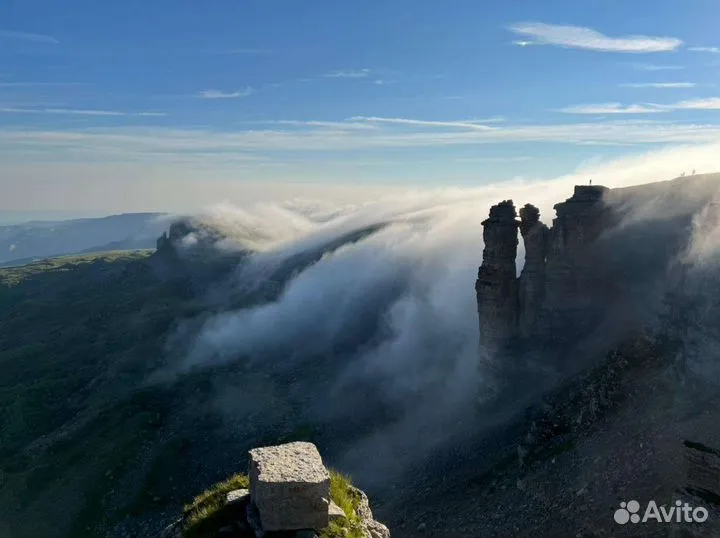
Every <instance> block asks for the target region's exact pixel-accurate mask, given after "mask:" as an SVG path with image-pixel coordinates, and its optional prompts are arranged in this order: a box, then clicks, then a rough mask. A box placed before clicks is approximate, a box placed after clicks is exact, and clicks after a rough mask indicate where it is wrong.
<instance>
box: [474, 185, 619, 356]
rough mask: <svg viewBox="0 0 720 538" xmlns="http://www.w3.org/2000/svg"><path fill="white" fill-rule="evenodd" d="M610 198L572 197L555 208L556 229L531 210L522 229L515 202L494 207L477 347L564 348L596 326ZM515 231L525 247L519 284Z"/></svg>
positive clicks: (584, 192)
mask: <svg viewBox="0 0 720 538" xmlns="http://www.w3.org/2000/svg"><path fill="white" fill-rule="evenodd" d="M608 191H609V189H607V188H606V187H601V186H576V187H575V192H574V194H573V196H572V197H571V198H569V199H567V200H566V201H565V202H562V203H559V204H556V205H555V211H556V212H557V217H556V218H555V219H554V220H553V227H552V229H548V227H547V226H546V225H545V224H543V223H542V222H540V211H539V210H538V208H536V207H535V206H533V205H531V204H527V205H525V206H524V207H523V208H522V209H521V210H520V221H519V222H518V220H517V219H516V216H517V215H516V212H515V206H514V205H513V202H512V201H511V200H505V201H504V202H501V203H500V204H498V205H496V206H493V207H492V208H490V217H489V218H488V219H487V220H485V221H484V222H483V227H484V230H483V238H484V240H485V250H484V251H483V262H482V265H481V266H480V270H479V271H478V279H477V282H476V285H475V289H476V292H477V301H478V313H479V317H480V343H481V346H482V348H483V350H484V351H485V352H486V353H487V352H490V353H493V352H496V351H498V350H500V349H501V348H502V347H503V346H504V345H505V344H506V343H508V342H509V341H511V340H512V339H514V338H515V337H521V338H528V337H534V336H541V337H544V338H546V339H549V340H558V341H562V340H563V339H564V338H565V337H566V336H568V335H573V334H575V333H576V332H577V331H584V330H587V328H588V327H589V326H591V325H592V323H593V322H594V320H595V319H596V316H595V313H596V310H597V303H598V301H597V300H596V299H597V296H598V294H601V293H602V290H603V286H602V285H597V284H598V283H600V282H601V280H602V278H603V277H602V275H601V274H600V273H601V270H600V269H597V267H599V266H598V264H597V263H596V262H597V257H598V251H597V249H595V248H594V247H595V244H596V241H597V239H598V238H599V237H600V236H601V234H602V232H603V230H604V229H605V228H606V226H607V225H608V209H607V206H606V205H605V204H604V203H603V199H604V196H605V194H606V193H607V192H608ZM518 228H519V229H520V233H521V234H522V237H523V241H524V244H525V266H524V268H523V271H522V275H521V276H520V278H517V275H516V265H515V258H516V257H517V245H518ZM593 291H595V292H593Z"/></svg>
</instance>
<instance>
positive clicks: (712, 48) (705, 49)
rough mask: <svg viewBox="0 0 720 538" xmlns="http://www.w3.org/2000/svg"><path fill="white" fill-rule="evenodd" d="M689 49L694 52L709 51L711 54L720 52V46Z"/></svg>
mask: <svg viewBox="0 0 720 538" xmlns="http://www.w3.org/2000/svg"><path fill="white" fill-rule="evenodd" d="M688 50H690V51H693V52H709V53H711V54H720V47H690V48H688Z"/></svg>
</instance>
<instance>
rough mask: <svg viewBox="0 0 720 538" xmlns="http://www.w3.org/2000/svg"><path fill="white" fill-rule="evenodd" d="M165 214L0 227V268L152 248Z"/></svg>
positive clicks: (166, 224) (164, 222)
mask: <svg viewBox="0 0 720 538" xmlns="http://www.w3.org/2000/svg"><path fill="white" fill-rule="evenodd" d="M165 217H167V214H164V213H123V214H119V215H110V216H107V217H100V218H81V219H72V220H61V221H30V222H25V223H22V224H12V225H8V226H0V264H3V265H10V264H12V265H15V264H22V263H29V262H31V261H34V260H37V259H41V258H47V257H53V256H62V255H66V254H80V253H91V252H103V251H109V250H135V249H145V248H154V247H155V240H156V238H157V236H158V235H160V233H162V231H163V230H164V229H166V228H167V226H168V223H167V221H166V219H165Z"/></svg>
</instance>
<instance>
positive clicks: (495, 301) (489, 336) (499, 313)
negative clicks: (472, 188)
mask: <svg viewBox="0 0 720 538" xmlns="http://www.w3.org/2000/svg"><path fill="white" fill-rule="evenodd" d="M516 217H517V213H516V211H515V206H514V205H513V203H512V201H511V200H506V201H504V202H501V203H499V204H498V205H495V206H492V207H491V208H490V217H489V218H488V219H487V220H485V221H483V223H482V224H483V239H484V241H485V249H484V251H483V263H482V265H481V266H480V269H479V271H478V278H477V282H476V283H475V291H476V293H477V301H478V312H479V315H480V334H481V335H482V342H483V345H484V346H486V347H487V348H488V349H492V348H494V347H495V346H496V345H501V344H502V343H503V342H504V341H506V340H507V339H508V338H510V337H511V336H513V335H514V333H515V330H516V327H517V321H518V282H517V272H516V271H517V270H516V266H515V258H517V246H518V238H517V230H518V226H519V223H518V222H517V220H516Z"/></svg>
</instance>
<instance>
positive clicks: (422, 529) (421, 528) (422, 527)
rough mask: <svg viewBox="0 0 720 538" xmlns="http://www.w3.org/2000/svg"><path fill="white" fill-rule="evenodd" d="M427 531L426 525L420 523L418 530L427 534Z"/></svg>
mask: <svg viewBox="0 0 720 538" xmlns="http://www.w3.org/2000/svg"><path fill="white" fill-rule="evenodd" d="M425 529H427V525H426V524H425V523H420V525H418V526H417V530H418V531H419V532H425Z"/></svg>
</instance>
